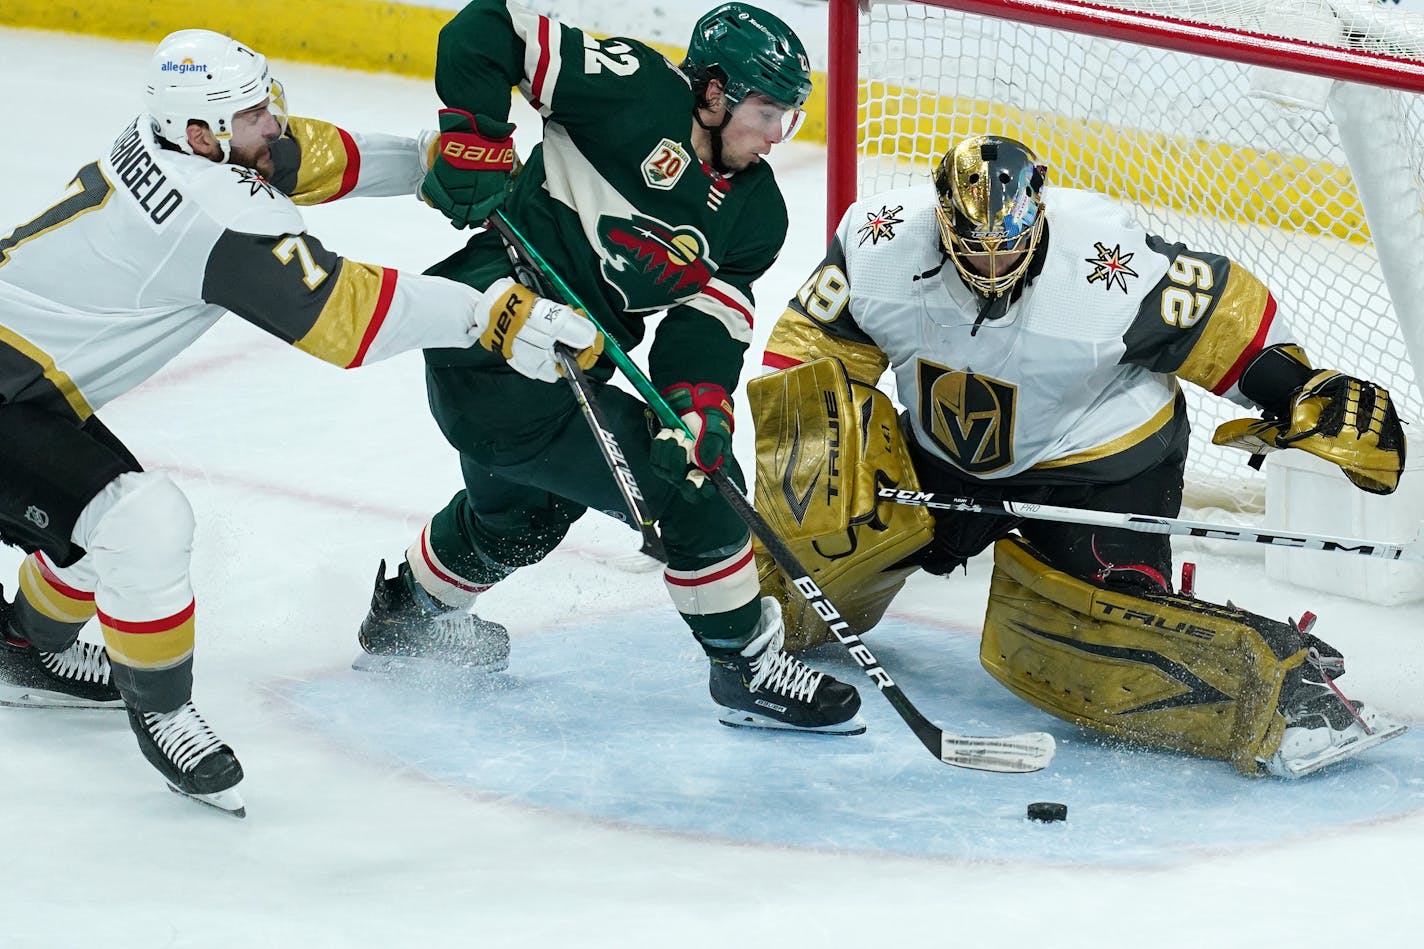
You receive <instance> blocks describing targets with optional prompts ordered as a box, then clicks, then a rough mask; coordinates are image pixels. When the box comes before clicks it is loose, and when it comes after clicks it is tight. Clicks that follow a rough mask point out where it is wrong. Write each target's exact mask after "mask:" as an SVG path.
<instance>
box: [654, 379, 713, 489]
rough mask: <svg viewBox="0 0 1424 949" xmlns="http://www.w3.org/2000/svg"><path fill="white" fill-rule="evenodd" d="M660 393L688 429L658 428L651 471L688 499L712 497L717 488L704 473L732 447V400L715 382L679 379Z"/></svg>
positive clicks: (710, 469) (711, 470)
mask: <svg viewBox="0 0 1424 949" xmlns="http://www.w3.org/2000/svg"><path fill="white" fill-rule="evenodd" d="M662 395H663V398H664V399H666V400H667V403H668V406H669V407H670V408H671V409H672V410H673V411H674V412H676V413H677V415H678V418H680V419H682V423H683V424H684V425H686V426H687V432H684V431H683V430H682V429H680V428H664V429H663V430H662V431H660V432H658V434H657V437H655V438H654V439H653V446H652V454H651V458H650V461H651V462H652V466H653V471H655V472H657V474H658V477H660V478H663V479H665V480H667V481H671V482H672V483H673V484H675V485H677V488H678V490H679V491H680V492H681V493H682V496H683V497H684V498H686V499H687V500H689V501H696V500H698V499H699V498H708V497H711V496H712V495H714V494H716V493H717V489H716V486H714V485H713V484H712V482H711V481H709V480H708V479H707V474H708V473H709V472H713V471H716V470H717V469H718V468H719V467H720V466H721V464H722V462H723V461H724V460H725V459H726V457H727V455H728V454H729V453H730V452H731V451H732V400H731V399H730V398H728V397H727V390H726V389H723V388H722V387H721V386H719V385H717V384H716V383H714V382H702V383H698V384H697V385H691V384H689V383H686V382H679V383H677V384H676V385H673V386H668V387H667V388H666V389H664V390H663V392H662ZM688 432H691V433H692V434H691V435H689V434H688Z"/></svg>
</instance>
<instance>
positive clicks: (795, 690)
mask: <svg viewBox="0 0 1424 949" xmlns="http://www.w3.org/2000/svg"><path fill="white" fill-rule="evenodd" d="M784 639H785V634H784V633H783V632H782V631H781V630H780V629H778V630H777V631H776V633H775V635H773V636H772V638H771V642H770V643H768V644H767V647H766V651H765V652H763V653H762V654H761V655H760V656H757V657H756V659H754V660H752V669H753V670H755V672H754V674H753V675H752V681H751V683H750V685H749V686H748V691H751V692H755V691H756V690H757V689H759V688H765V689H766V690H767V691H768V692H774V693H776V694H777V695H784V696H786V697H787V698H791V699H797V700H799V701H802V702H809V701H810V700H811V696H812V695H813V694H815V692H816V686H818V685H820V684H821V680H822V679H823V678H825V676H824V675H823V674H822V673H820V672H817V671H816V670H815V669H812V668H811V667H810V666H808V665H806V664H805V663H803V662H801V660H799V659H797V658H795V657H794V656H788V655H787V654H786V653H784V652H782V651H781V644H782V642H783V641H784Z"/></svg>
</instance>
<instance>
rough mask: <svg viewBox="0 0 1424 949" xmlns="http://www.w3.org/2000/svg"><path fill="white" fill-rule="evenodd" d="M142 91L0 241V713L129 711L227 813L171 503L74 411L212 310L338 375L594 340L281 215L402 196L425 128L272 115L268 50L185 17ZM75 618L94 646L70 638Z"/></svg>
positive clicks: (231, 795)
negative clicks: (12, 550) (38, 207)
mask: <svg viewBox="0 0 1424 949" xmlns="http://www.w3.org/2000/svg"><path fill="white" fill-rule="evenodd" d="M147 102H148V108H147V111H146V112H145V113H144V114H142V115H139V116H138V117H137V118H135V119H134V120H133V121H131V122H129V123H128V125H127V126H126V127H125V128H123V130H122V131H121V132H120V133H119V135H118V137H117V138H116V139H115V141H114V144H113V146H112V148H111V149H110V150H109V153H108V154H107V155H104V156H103V157H102V158H100V159H98V160H97V161H94V162H91V163H89V164H87V165H85V166H84V167H82V168H80V169H79V170H78V172H77V173H76V174H75V175H74V177H73V179H72V181H71V182H70V185H69V188H68V189H67V191H66V192H65V193H64V195H63V196H62V197H61V198H60V199H59V200H58V201H57V202H56V203H54V204H52V205H51V206H50V207H49V208H47V209H46V210H44V211H42V212H40V213H39V214H38V215H36V216H35V217H33V218H31V219H29V220H28V221H25V222H24V223H22V224H20V225H18V226H16V227H15V228H14V229H13V230H11V231H10V232H9V233H8V234H5V235H4V236H3V237H0V442H3V443H4V444H5V445H6V450H7V457H6V463H5V465H4V466H3V467H2V468H0V537H3V539H4V540H5V542H7V543H10V544H14V545H16V546H19V547H21V548H22V549H24V550H25V551H26V552H27V553H28V556H27V557H26V558H25V560H24V563H23V564H22V566H21V569H20V582H19V592H18V593H17V595H16V597H15V600H14V603H13V604H9V603H5V602H4V600H3V598H0V633H3V641H0V703H4V704H12V705H39V706H45V705H62V704H67V705H78V706H90V707H113V708H127V710H128V715H129V720H130V724H131V726H132V728H133V731H134V734H135V736H136V737H137V739H138V743H139V747H140V749H141V750H142V751H143V753H144V755H145V757H146V758H147V759H148V760H149V761H150V762H151V763H152V764H153V765H154V766H155V767H156V768H157V769H158V770H159V771H160V772H161V773H162V774H163V776H164V777H165V779H167V781H168V782H169V784H170V785H171V786H172V787H173V788H174V789H176V790H178V791H179V792H180V793H184V794H186V795H188V796H191V797H195V798H198V799H200V800H202V801H204V802H205V803H209V804H214V805H215V806H218V807H220V808H222V809H225V810H228V811H231V812H233V813H238V814H240V813H241V812H242V809H243V808H242V803H241V799H240V797H239V796H238V794H237V792H236V790H235V786H236V785H237V784H238V782H239V781H240V780H241V779H242V769H241V766H240V765H239V763H238V761H237V758H236V756H235V755H234V754H233V753H232V750H231V749H230V748H229V747H228V746H227V745H225V744H223V743H222V742H221V741H219V740H218V738H217V737H216V735H215V734H214V733H213V731H212V729H211V728H209V727H208V725H207V724H206V723H205V722H204V721H203V719H202V718H201V716H199V714H198V713H197V711H196V709H195V708H194V706H193V704H192V701H191V698H192V659H193V646H194V615H195V601H194V597H193V592H192V588H191V586H190V583H189V559H190V553H191V548H192V542H193V514H192V510H191V508H190V507H189V505H188V502H187V500H186V499H185V498H184V496H183V494H182V493H181V492H180V491H179V490H178V488H177V487H176V486H175V485H174V484H173V483H172V482H171V481H170V480H169V479H168V478H167V477H166V476H164V475H163V474H161V473H154V472H146V471H144V470H143V468H142V466H141V465H140V464H139V462H138V461H137V460H136V459H135V458H134V457H133V455H132V454H131V453H130V452H129V451H128V449H127V448H125V447H124V445H123V443H122V442H121V441H120V440H119V439H118V438H116V437H115V436H114V435H113V434H112V433H110V432H109V431H108V429H107V428H105V427H104V425H103V424H102V423H101V422H100V421H99V418H98V416H97V415H96V414H95V412H96V410H97V409H99V408H100V407H101V406H103V405H104V404H106V403H107V402H109V401H110V400H111V399H113V398H115V397H116V396H119V395H121V394H122V393H124V392H126V391H128V390H129V389H131V388H133V387H134V386H136V385H138V384H139V383H140V382H142V381H143V380H144V379H146V378H148V377H149V376H150V375H151V374H152V373H153V372H155V371H156V370H158V369H159V368H161V367H162V366H163V365H164V364H165V363H167V362H168V361H169V360H170V359H172V358H173V357H174V356H175V355H177V354H178V353H180V352H182V351H183V350H184V349H185V348H186V347H187V346H189V345H190V344H191V343H192V342H193V341H194V340H195V339H197V338H198V337H199V336H200V335H201V334H202V333H204V332H205V331H207V330H208V329H209V328H211V327H212V326H213V324H214V323H216V322H217V320H218V319H220V318H221V317H222V316H223V314H224V313H227V312H232V313H235V314H237V315H238V316H240V317H242V318H243V319H246V320H248V321H249V322H251V323H253V324H255V325H257V326H259V327H261V328H262V329H264V330H266V331H267V332H269V333H271V334H273V335H275V336H277V337H279V338H281V339H283V340H286V341H287V342H289V343H291V344H292V345H294V346H296V347H297V348H299V349H301V350H304V351H305V352H308V353H310V354H312V355H313V356H316V357H318V358H320V359H323V360H326V361H327V362H331V363H335V364H336V365H338V366H343V367H348V368H351V367H357V366H362V365H365V364H367V363H370V362H374V361H376V360H379V359H384V358H386V357H388V356H391V355H394V354H396V353H399V352H404V351H407V350H411V349H417V348H422V347H465V346H469V345H471V344H473V343H475V342H479V343H480V344H481V345H483V346H486V347H487V348H495V347H497V348H499V349H500V351H501V352H502V353H503V354H504V355H505V356H506V358H508V359H509V360H510V362H511V364H512V365H513V367H514V368H515V369H516V370H518V371H520V372H523V373H525V374H527V375H531V376H534V377H535V378H541V379H546V380H549V379H556V378H557V375H556V373H555V369H554V355H553V347H554V346H555V344H558V343H563V344H565V345H568V346H570V347H572V348H573V349H575V350H583V349H585V348H586V347H589V346H591V345H593V344H594V342H595V341H596V338H597V332H596V330H594V329H593V327H592V326H591V325H590V324H589V323H588V322H587V321H586V320H584V319H582V318H581V317H580V316H578V315H577V314H575V313H574V312H573V311H572V310H570V309H568V308H567V307H561V306H555V305H552V304H550V303H548V301H537V300H532V299H531V298H530V297H528V296H527V294H525V295H521V294H518V293H513V291H511V285H512V281H507V282H506V285H496V286H494V287H491V288H490V289H489V290H488V291H485V292H483V293H482V292H480V291H476V290H473V289H471V288H470V287H468V286H466V285H464V284H461V283H457V282H454V281H448V280H444V279H442V278H438V277H432V276H423V275H420V274H414V273H408V272H398V271H396V270H393V269H391V268H388V267H380V266H374V265H370V264H364V263H359V262H357V261H354V260H348V259H343V258H342V257H340V256H338V255H337V254H335V253H333V252H331V251H329V250H327V249H326V248H325V247H323V246H322V244H321V242H320V241H319V240H317V239H316V238H315V237H314V236H312V235H310V234H308V233H307V232H306V227H305V225H304V223H303V221H302V216H301V213H300V212H299V211H298V209H297V205H301V204H306V205H310V204H318V203H322V202H326V201H332V200H336V199H339V198H345V197H348V196H379V195H413V194H415V193H416V191H417V189H418V187H419V186H420V183H421V182H422V180H423V177H424V174H425V170H426V168H427V167H428V164H429V157H430V156H429V148H430V147H433V142H434V141H435V135H434V133H429V135H428V136H424V137H423V138H424V141H418V140H416V139H414V138H403V137H397V136H392V135H367V134H360V133H353V132H348V131H346V130H344V129H340V128H337V127H336V126H333V125H330V124H328V123H325V122H320V121H315V120H311V119H301V118H292V119H290V121H289V119H288V116H287V112H286V103H285V96H284V93H283V90H282V87H281V85H280V84H279V83H278V82H277V81H276V80H275V79H273V78H272V76H271V73H270V72H269V69H268V65H267V60H266V59H265V58H264V57H263V56H262V55H260V54H259V53H257V52H255V51H253V50H251V49H248V48H247V47H245V46H243V45H241V44H240V43H237V42H236V41H234V40H232V39H230V38H229V37H226V36H222V35H220V34H217V33H212V32H209V31H206V30H182V31H179V32H177V33H174V34H172V35H170V36H168V37H167V38H165V39H164V40H163V41H162V42H161V43H160V44H159V46H158V49H157V51H156V53H155V54H154V57H153V59H152V61H151V63H150V66H149V71H148V87H147ZM540 304H542V306H541V305H540ZM531 313H532V314H533V317H534V318H533V319H531V318H530V317H531ZM496 315H497V317H498V318H496ZM96 615H97V616H98V618H99V622H100V626H101V628H102V631H103V636H104V641H105V647H99V646H96V645H91V644H88V643H84V642H81V641H79V639H78V635H79V632H80V629H81V628H82V627H83V626H84V625H85V624H86V623H87V622H88V621H89V620H90V619H91V618H93V617H95V616H96Z"/></svg>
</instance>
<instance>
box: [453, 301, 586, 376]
mask: <svg viewBox="0 0 1424 949" xmlns="http://www.w3.org/2000/svg"><path fill="white" fill-rule="evenodd" d="M480 307H481V309H483V310H484V311H485V312H484V313H483V314H481V316H482V323H483V327H484V328H483V329H482V330H481V332H480V345H481V346H483V347H484V348H485V349H488V350H489V351H490V352H494V353H499V354H500V355H501V356H503V357H504V358H505V359H507V360H508V361H509V364H510V365H511V366H512V367H514V369H515V370H516V371H518V372H520V373H523V374H524V375H526V376H528V377H529V378H531V379H539V380H541V381H543V382H557V381H558V379H559V376H560V375H561V374H562V373H561V372H560V370H559V364H558V360H557V359H556V358H555V355H554V352H555V349H556V348H557V347H559V346H564V347H567V348H568V349H569V350H571V351H572V352H573V354H574V356H575V358H576V359H577V361H578V364H579V367H580V368H582V369H588V368H590V367H592V366H593V364H594V363H595V362H597V361H598V356H599V354H600V353H602V352H603V334H601V333H599V331H598V328H597V327H595V326H594V325H593V324H592V323H591V322H589V321H588V319H587V318H586V317H585V316H584V315H583V314H582V313H580V312H579V311H578V310H574V309H571V308H569V307H567V306H564V305H563V304H562V303H556V302H554V301H553V300H550V299H547V298H545V297H541V296H539V295H538V294H536V293H535V292H534V291H533V290H530V289H529V288H528V287H526V286H524V285H523V284H519V283H515V282H514V280H513V279H512V278H510V277H505V278H503V279H501V280H497V281H495V282H494V283H493V284H492V285H491V286H490V288H489V289H488V290H486V291H485V293H484V296H483V297H482V298H481V301H480Z"/></svg>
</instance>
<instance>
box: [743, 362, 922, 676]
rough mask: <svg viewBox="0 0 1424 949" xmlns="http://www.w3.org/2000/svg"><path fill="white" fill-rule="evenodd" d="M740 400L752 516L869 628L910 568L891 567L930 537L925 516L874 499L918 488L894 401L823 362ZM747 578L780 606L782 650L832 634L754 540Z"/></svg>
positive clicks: (763, 382)
mask: <svg viewBox="0 0 1424 949" xmlns="http://www.w3.org/2000/svg"><path fill="white" fill-rule="evenodd" d="M747 400H748V402H749V403H750V405H751V407H752V419H753V421H754V423H755V425H756V448H757V468H756V508H757V511H759V512H760V513H761V515H762V517H764V518H766V521H767V523H768V524H769V525H770V526H771V527H772V529H773V530H775V531H776V533H777V535H778V536H779V537H780V538H781V539H782V540H784V541H785V542H786V545H787V546H788V547H790V548H791V552H792V553H793V554H795V555H796V559H797V560H799V561H800V562H801V565H802V566H804V567H805V568H806V570H807V571H808V572H809V573H810V575H811V578H812V579H813V580H815V581H816V585H817V586H819V587H820V588H821V590H822V591H823V592H824V593H825V594H826V596H827V597H829V598H830V599H831V600H832V602H834V603H835V604H836V608H837V609H838V610H839V611H840V613H841V615H842V616H843V617H844V618H845V619H846V620H847V621H848V622H849V623H850V624H851V625H852V626H854V627H855V628H856V629H857V630H859V631H861V632H864V631H865V630H867V629H870V628H871V627H872V626H874V625H875V624H876V623H878V622H880V618H881V617H882V616H883V615H884V614H885V610H886V608H887V607H889V605H890V601H891V600H892V599H893V598H894V596H895V594H896V593H897V592H899V590H900V588H901V587H902V586H904V583H905V579H906V578H907V577H908V576H909V575H910V574H911V573H913V572H914V570H915V568H914V567H907V566H904V565H903V563H902V562H903V561H904V560H905V558H906V557H908V556H909V555H910V554H912V553H914V552H915V551H917V550H919V549H920V548H921V547H923V546H925V545H926V544H928V543H929V542H930V538H931V537H933V536H934V518H933V517H932V516H931V515H930V513H929V512H928V511H926V510H924V509H923V508H915V507H909V506H907V505H901V504H893V503H890V502H888V501H885V500H883V499H881V498H878V497H876V493H875V492H876V489H877V488H881V487H886V486H893V487H901V488H907V489H917V488H918V487H919V481H918V480H917V479H916V478H915V471H914V468H913V467H911V464H910V455H909V451H908V449H906V447H905V442H904V438H903V436H902V435H901V432H900V423H899V419H898V418H896V415H895V407H894V405H893V404H892V403H891V402H890V400H889V398H887V397H886V396H885V395H884V394H883V393H882V392H880V391H879V390H878V389H876V388H875V387H874V386H868V385H862V384H860V383H858V382H854V381H852V380H851V379H849V378H848V377H847V376H846V372H845V369H844V367H843V366H842V365H841V363H840V361H839V360H836V359H829V358H824V359H817V360H814V361H812V362H808V363H805V364H803V365H800V366H795V367H793V368H791V369H786V370H783V371H781V372H774V373H770V374H768V375H765V376H761V377H759V378H756V379H753V380H751V381H750V382H748V383H747ZM757 572H758V575H759V576H760V578H761V590H762V595H763V596H771V597H775V598H776V599H777V600H778V601H780V603H781V608H782V614H783V616H784V617H785V621H786V644H785V648H786V649H787V650H788V651H795V650H799V649H805V648H806V647H808V646H814V645H816V644H818V643H823V642H829V641H830V640H831V639H834V638H835V637H834V634H833V633H831V631H830V627H829V626H827V625H826V621H825V619H824V618H823V617H821V616H820V614H818V613H816V611H815V610H813V609H811V608H810V606H809V604H808V603H807V602H806V598H805V597H803V596H801V595H800V594H799V593H797V592H796V591H795V590H794V589H792V588H791V586H790V583H789V581H788V580H787V579H786V577H785V576H784V575H783V574H782V572H781V571H780V570H779V569H778V568H777V566H776V564H775V563H774V562H773V561H772V559H771V557H770V556H768V555H767V554H766V552H765V551H764V550H761V549H760V545H758V550H757Z"/></svg>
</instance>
